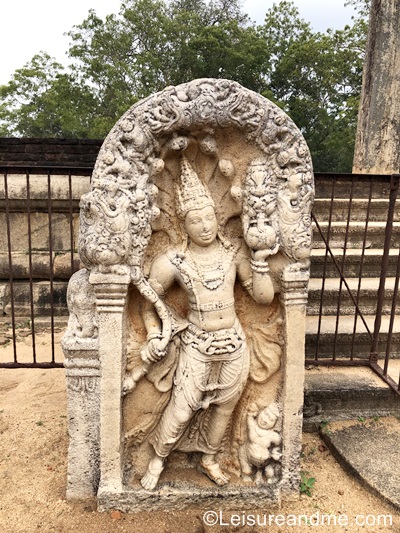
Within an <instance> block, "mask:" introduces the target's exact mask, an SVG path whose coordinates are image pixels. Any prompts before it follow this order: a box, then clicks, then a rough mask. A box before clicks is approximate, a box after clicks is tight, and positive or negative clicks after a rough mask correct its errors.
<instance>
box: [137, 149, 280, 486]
mask: <svg viewBox="0 0 400 533" xmlns="http://www.w3.org/2000/svg"><path fill="white" fill-rule="evenodd" d="M176 197H177V204H178V205H177V214H178V216H179V217H180V219H181V220H182V222H183V224H184V227H185V230H186V233H187V243H186V244H185V246H184V248H183V249H181V250H176V249H169V250H167V252H166V253H164V254H162V255H160V256H158V257H156V259H155V260H154V262H153V264H152V266H151V269H150V276H149V282H150V284H151V286H152V287H153V289H154V290H155V291H156V292H157V293H158V294H159V296H160V297H161V298H162V297H163V296H164V294H165V293H166V291H167V290H168V289H169V288H170V287H171V286H172V285H173V283H175V282H176V283H178V284H179V285H180V286H181V287H182V288H183V289H184V290H185V292H186V293H187V296H188V300H189V311H188V315H187V323H186V324H185V327H184V329H183V330H182V331H181V332H180V334H179V335H180V351H179V360H178V364H177V369H176V372H175V377H174V386H173V389H172V393H171V398H170V400H169V403H168V405H167V407H166V408H165V410H164V412H163V414H162V416H161V419H160V420H159V422H158V425H157V427H156V429H155V431H154V432H153V434H152V435H151V438H150V442H151V444H152V447H153V452H152V457H151V459H150V461H149V464H148V467H147V471H146V473H145V475H144V476H143V477H142V479H141V484H142V486H143V487H144V488H145V489H147V490H153V489H154V488H155V487H156V485H157V483H158V480H159V477H160V475H161V472H162V470H163V468H164V463H165V460H166V458H167V457H168V456H169V454H170V453H171V451H172V450H174V449H181V450H184V451H200V452H202V456H201V459H200V461H199V464H198V468H199V470H200V471H201V472H202V473H204V474H206V475H207V476H208V477H209V478H210V479H211V480H212V481H213V482H215V483H216V484H217V485H220V486H222V485H225V484H227V483H228V482H229V477H228V475H227V474H226V473H225V472H223V471H222V469H221V467H220V465H219V463H218V461H217V454H218V452H219V450H220V447H221V442H222V439H223V437H224V434H225V431H226V429H227V426H228V424H229V421H230V418H231V415H232V412H233V410H234V408H235V406H236V404H237V402H238V400H239V398H240V396H241V394H242V391H243V388H244V386H245V384H246V381H247V378H248V373H249V354H248V350H247V347H246V340H245V336H244V333H243V330H242V328H241V325H240V324H239V321H238V318H237V316H236V313H235V307H234V285H235V280H236V278H238V279H239V280H240V281H241V282H242V284H243V286H244V287H245V288H246V289H247V290H248V291H249V293H250V294H251V295H252V296H253V298H254V300H255V301H256V302H258V303H261V304H265V305H268V304H270V303H271V302H272V300H273V298H274V289H273V284H272V280H271V277H270V275H269V267H268V263H267V258H268V256H269V255H270V253H271V250H270V249H267V250H263V249H257V250H254V251H251V254H250V253H249V250H248V248H247V246H246V245H245V244H244V243H243V242H242V243H239V244H237V245H233V244H231V243H229V242H227V241H226V240H225V239H224V238H223V237H222V236H221V235H220V233H219V231H218V222H217V218H216V214H215V206H214V202H213V200H212V198H211V196H210V194H209V192H208V191H207V190H206V188H205V186H204V185H203V184H202V183H201V181H200V179H199V177H198V176H197V174H196V172H195V171H194V170H193V168H192V167H191V166H190V164H189V162H188V161H187V160H186V159H185V158H182V162H181V176H180V183H179V185H178V189H177V193H176ZM245 238H246V235H245ZM143 319H144V322H145V326H146V329H147V340H148V342H147V344H146V347H145V349H144V351H143V353H142V359H143V360H144V361H145V364H146V363H147V364H148V362H157V361H158V360H160V359H161V358H162V357H164V356H165V355H166V352H165V350H164V349H162V346H165V343H164V342H163V337H162V325H161V323H160V319H159V317H158V315H157V313H156V311H155V308H154V307H153V306H152V305H151V304H150V303H148V302H147V303H146V307H145V309H144V313H143ZM194 415H196V416H194ZM202 415H204V417H203V419H202Z"/></svg>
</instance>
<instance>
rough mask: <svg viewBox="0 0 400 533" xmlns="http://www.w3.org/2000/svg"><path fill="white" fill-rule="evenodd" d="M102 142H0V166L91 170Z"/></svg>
mask: <svg viewBox="0 0 400 533" xmlns="http://www.w3.org/2000/svg"><path fill="white" fill-rule="evenodd" d="M102 142H103V141H102V140H98V139H85V140H82V139H30V138H0V166H1V165H8V166H11V165H28V166H35V167H37V166H45V165H46V166H48V165H53V166H57V167H86V168H93V165H94V162H95V161H96V157H97V154H98V152H99V150H100V146H101V144H102Z"/></svg>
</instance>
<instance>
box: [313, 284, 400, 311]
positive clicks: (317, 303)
mask: <svg viewBox="0 0 400 533" xmlns="http://www.w3.org/2000/svg"><path fill="white" fill-rule="evenodd" d="M379 281H380V280H379V278H363V279H362V280H361V284H360V288H359V287H358V285H359V280H358V278H347V279H346V283H347V286H348V287H349V289H350V291H351V294H352V295H353V297H354V300H355V301H357V293H358V291H359V298H358V307H359V309H360V310H361V312H362V313H363V314H365V315H373V314H375V312H376V306H377V294H378V288H379ZM395 281H396V278H394V277H391V278H386V280H385V299H384V305H383V314H385V315H388V314H390V313H391V309H392V302H393V298H394V286H395ZM322 286H323V280H322V279H321V278H313V279H310V283H309V293H308V305H307V315H309V316H316V315H319V314H320V307H321V294H322ZM340 287H341V296H340V302H339V289H340ZM338 308H339V310H340V314H341V315H354V313H355V309H356V308H355V305H354V303H353V300H352V298H351V296H350V294H349V291H348V290H347V287H346V285H345V284H344V283H341V280H340V278H328V279H326V280H325V284H324V292H323V295H322V314H323V315H334V316H336V314H337V312H338ZM396 313H399V314H400V306H397V308H396Z"/></svg>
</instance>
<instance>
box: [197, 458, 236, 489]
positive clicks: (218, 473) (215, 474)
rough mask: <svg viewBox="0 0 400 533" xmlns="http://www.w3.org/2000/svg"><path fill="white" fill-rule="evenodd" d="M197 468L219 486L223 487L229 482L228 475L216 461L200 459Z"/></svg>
mask: <svg viewBox="0 0 400 533" xmlns="http://www.w3.org/2000/svg"><path fill="white" fill-rule="evenodd" d="M197 468H198V470H199V471H200V472H201V473H202V474H205V475H206V476H207V477H208V478H209V479H211V481H213V482H214V483H215V484H217V485H218V486H219V487H223V486H224V485H227V484H228V483H229V480H230V477H229V476H228V475H227V474H225V473H224V472H223V471H222V470H221V467H220V466H219V464H218V463H216V462H214V463H211V462H208V461H205V460H203V459H200V462H199V463H198V465H197Z"/></svg>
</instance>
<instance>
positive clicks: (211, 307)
mask: <svg viewBox="0 0 400 533" xmlns="http://www.w3.org/2000/svg"><path fill="white" fill-rule="evenodd" d="M234 304H235V299H234V298H229V300H224V301H223V302H210V303H207V304H200V305H197V304H196V303H195V302H189V307H190V309H192V310H193V311H219V310H220V309H228V307H232V306H233V305H234Z"/></svg>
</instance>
